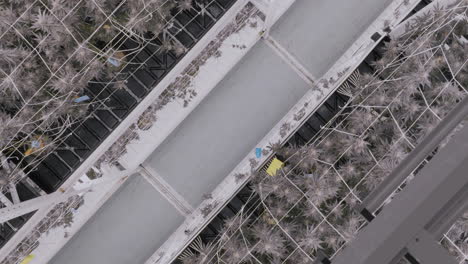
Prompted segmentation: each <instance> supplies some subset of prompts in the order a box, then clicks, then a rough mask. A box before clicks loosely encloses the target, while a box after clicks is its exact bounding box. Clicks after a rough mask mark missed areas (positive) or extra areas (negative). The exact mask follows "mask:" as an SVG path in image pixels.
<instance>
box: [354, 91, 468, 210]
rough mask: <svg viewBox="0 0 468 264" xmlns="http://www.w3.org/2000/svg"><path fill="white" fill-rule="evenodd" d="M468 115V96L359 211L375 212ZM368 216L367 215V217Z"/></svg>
mask: <svg viewBox="0 0 468 264" xmlns="http://www.w3.org/2000/svg"><path fill="white" fill-rule="evenodd" d="M466 116H468V97H467V98H465V99H464V100H463V101H461V102H459V103H458V105H457V106H456V107H455V108H454V109H453V110H452V111H451V112H450V113H449V114H448V115H447V116H446V117H445V118H444V119H443V120H442V121H441V122H440V123H439V125H438V126H437V127H436V128H435V129H434V130H433V131H432V132H431V133H430V134H429V135H428V136H427V137H426V138H425V139H424V140H423V141H422V142H421V143H420V144H418V146H417V147H416V148H415V149H414V150H413V151H412V152H411V153H410V154H409V155H408V157H406V159H404V160H403V161H402V162H401V163H400V164H399V165H398V166H397V167H396V168H395V170H394V171H393V172H392V173H391V174H390V175H389V176H387V177H386V178H385V179H384V180H383V182H382V183H381V184H380V185H379V186H378V187H377V188H375V189H374V190H373V191H372V192H371V194H370V195H368V196H367V197H366V199H364V201H363V202H362V204H361V205H360V206H359V208H357V209H358V210H359V212H361V213H363V214H365V213H367V214H373V213H374V212H375V211H377V209H378V208H379V207H380V206H381V205H382V204H383V203H384V202H385V200H387V199H388V197H390V195H391V194H392V193H393V192H394V191H395V190H396V189H398V187H399V186H400V185H401V184H402V183H403V181H404V180H405V179H406V178H407V177H408V175H410V174H411V173H412V172H413V171H414V170H415V169H416V168H417V167H418V166H419V164H421V162H422V161H423V160H424V159H425V158H426V157H427V156H428V155H429V154H430V153H431V152H432V151H434V149H435V148H436V147H437V146H438V145H439V144H440V142H441V141H442V140H443V139H444V138H445V137H447V135H449V134H450V132H452V131H453V129H454V128H455V127H456V126H457V125H458V124H460V122H461V121H462V120H463V119H465V118H466ZM366 218H367V217H366Z"/></svg>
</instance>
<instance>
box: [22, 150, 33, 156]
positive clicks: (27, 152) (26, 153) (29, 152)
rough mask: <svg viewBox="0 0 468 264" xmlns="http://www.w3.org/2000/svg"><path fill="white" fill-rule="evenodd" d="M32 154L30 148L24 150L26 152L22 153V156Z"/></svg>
mask: <svg viewBox="0 0 468 264" xmlns="http://www.w3.org/2000/svg"><path fill="white" fill-rule="evenodd" d="M32 153H33V149H32V148H28V150H26V152H24V156H29V155H31V154H32Z"/></svg>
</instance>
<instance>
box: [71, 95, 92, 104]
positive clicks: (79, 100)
mask: <svg viewBox="0 0 468 264" xmlns="http://www.w3.org/2000/svg"><path fill="white" fill-rule="evenodd" d="M87 100H89V96H87V95H83V96H81V97H78V98H76V99H75V100H74V102H75V103H81V102H84V101H87Z"/></svg>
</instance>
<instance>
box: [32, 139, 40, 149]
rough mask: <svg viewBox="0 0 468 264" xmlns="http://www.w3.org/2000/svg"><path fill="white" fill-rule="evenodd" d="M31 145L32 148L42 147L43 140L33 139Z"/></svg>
mask: <svg viewBox="0 0 468 264" xmlns="http://www.w3.org/2000/svg"><path fill="white" fill-rule="evenodd" d="M31 147H32V148H40V147H41V142H39V141H37V140H33V141H32V142H31Z"/></svg>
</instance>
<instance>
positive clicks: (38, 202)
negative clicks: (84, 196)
mask: <svg viewBox="0 0 468 264" xmlns="http://www.w3.org/2000/svg"><path fill="white" fill-rule="evenodd" d="M89 189H90V188H86V189H84V190H78V191H70V192H67V193H62V192H60V191H57V192H54V193H51V194H47V195H44V196H39V197H37V198H33V199H31V200H27V201H25V202H21V203H17V204H13V205H12V206H8V207H4V208H1V209H0V223H5V222H6V221H9V220H11V219H14V218H16V217H18V216H22V215H25V214H27V213H31V212H34V211H36V210H38V209H40V208H43V207H45V206H50V205H55V204H58V203H60V202H63V201H65V200H67V199H68V198H69V197H72V196H74V195H77V194H81V193H84V192H87V191H88V190H89Z"/></svg>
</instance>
